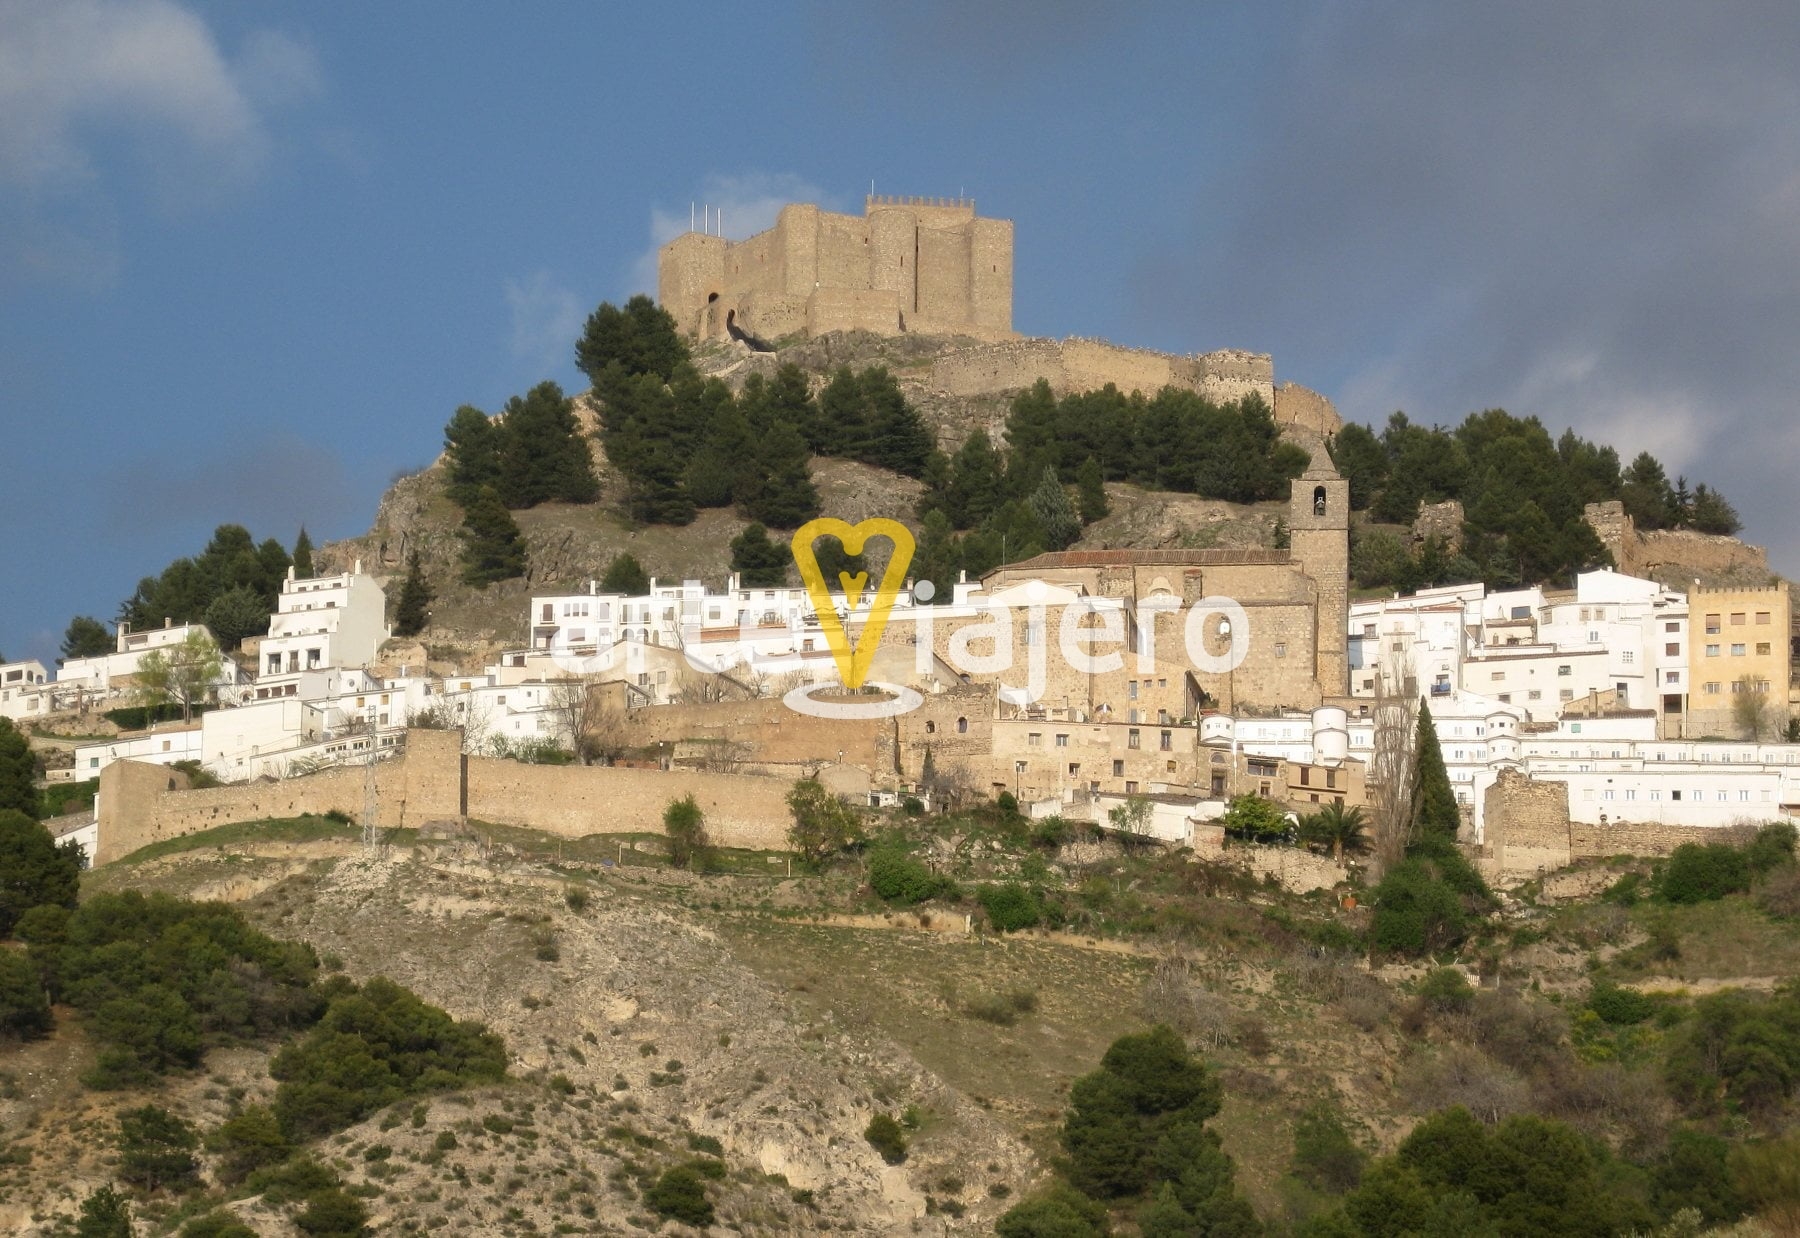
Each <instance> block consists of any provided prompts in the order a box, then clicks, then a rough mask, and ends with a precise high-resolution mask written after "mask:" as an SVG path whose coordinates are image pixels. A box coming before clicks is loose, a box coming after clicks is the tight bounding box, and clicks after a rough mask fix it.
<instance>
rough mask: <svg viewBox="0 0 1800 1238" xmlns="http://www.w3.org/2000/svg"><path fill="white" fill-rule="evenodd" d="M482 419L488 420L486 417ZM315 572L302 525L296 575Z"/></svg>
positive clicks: (309, 541) (297, 542)
mask: <svg viewBox="0 0 1800 1238" xmlns="http://www.w3.org/2000/svg"><path fill="white" fill-rule="evenodd" d="M482 420H484V421H485V420H486V418H485V417H484V418H483V419H482ZM312 574H313V544H312V538H310V537H308V536H307V534H306V526H305V525H301V526H300V536H299V537H296V538H295V539H294V575H295V576H297V577H299V578H300V579H301V580H305V579H306V578H307V577H309V576H311V575H312Z"/></svg>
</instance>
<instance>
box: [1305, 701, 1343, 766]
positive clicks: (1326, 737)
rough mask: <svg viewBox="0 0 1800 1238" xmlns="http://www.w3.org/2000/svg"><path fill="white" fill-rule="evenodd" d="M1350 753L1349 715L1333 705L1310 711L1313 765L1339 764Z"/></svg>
mask: <svg viewBox="0 0 1800 1238" xmlns="http://www.w3.org/2000/svg"><path fill="white" fill-rule="evenodd" d="M1349 755H1350V716H1349V715H1348V714H1346V713H1345V712H1344V711H1343V710H1342V709H1339V708H1338V707H1337V706H1335V705H1325V706H1321V707H1320V708H1318V709H1315V710H1313V712H1312V759H1313V764H1314V765H1341V764H1343V762H1344V760H1345V759H1346V758H1347V757H1349Z"/></svg>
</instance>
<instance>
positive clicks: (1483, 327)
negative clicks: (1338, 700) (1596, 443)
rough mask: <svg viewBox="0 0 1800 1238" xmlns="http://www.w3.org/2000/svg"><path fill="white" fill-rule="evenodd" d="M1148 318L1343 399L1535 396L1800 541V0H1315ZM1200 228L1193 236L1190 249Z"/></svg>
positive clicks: (1788, 549) (1767, 532) (1155, 258)
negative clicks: (1795, 487)
mask: <svg viewBox="0 0 1800 1238" xmlns="http://www.w3.org/2000/svg"><path fill="white" fill-rule="evenodd" d="M1294 29H1295V37H1294V40H1293V42H1292V43H1291V45H1290V46H1291V50H1292V55H1291V58H1290V59H1289V60H1288V61H1287V62H1286V63H1285V64H1282V65H1279V66H1276V67H1275V68H1274V69H1273V71H1272V72H1271V73H1270V75H1269V78H1268V83H1267V87H1268V88H1267V93H1266V96H1265V98H1266V102H1265V104H1264V110H1263V111H1262V112H1261V114H1260V116H1259V117H1258V118H1257V120H1255V121H1254V122H1253V124H1254V129H1253V132H1252V137H1253V140H1252V141H1249V142H1247V143H1245V148H1246V149H1247V150H1248V151H1249V152H1250V153H1248V154H1247V155H1245V156H1244V157H1243V160H1242V163H1241V164H1240V165H1239V166H1236V167H1234V168H1232V169H1230V170H1229V172H1228V173H1227V174H1224V175H1220V176H1219V177H1218V178H1217V179H1216V181H1215V182H1214V183H1215V185H1216V186H1217V188H1216V189H1215V190H1214V192H1212V193H1209V195H1208V198H1207V200H1206V201H1205V202H1204V203H1202V204H1200V205H1199V207H1198V208H1197V211H1196V216H1195V229H1194V230H1195V234H1196V235H1199V236H1202V237H1205V238H1206V240H1205V241H1204V242H1199V243H1193V242H1189V243H1186V244H1184V245H1182V246H1180V247H1176V252H1173V253H1171V252H1157V253H1154V254H1146V255H1145V257H1144V260H1143V261H1142V263H1141V265H1140V268H1139V270H1138V272H1137V275H1136V277H1135V283H1134V291H1135V294H1136V299H1137V303H1138V306H1139V309H1140V312H1141V314H1142V320H1143V322H1144V323H1145V324H1158V325H1160V326H1162V327H1163V328H1165V329H1166V328H1167V327H1168V326H1169V325H1170V324H1171V323H1173V324H1175V325H1176V326H1177V328H1178V329H1179V331H1180V333H1181V335H1182V336H1183V337H1184V338H1190V339H1192V340H1194V341H1195V342H1196V343H1197V344H1200V345H1203V346H1209V347H1210V346H1217V345H1220V344H1228V343H1229V344H1241V345H1245V346H1254V347H1257V348H1259V349H1267V350H1269V351H1272V352H1274V353H1275V357H1276V365H1277V368H1278V371H1279V372H1280V373H1279V375H1278V376H1280V377H1286V378H1292V379H1295V380H1297V381H1301V382H1307V383H1309V384H1310V385H1316V386H1320V387H1323V388H1325V389H1326V390H1327V392H1328V393H1329V394H1331V395H1333V396H1334V397H1335V398H1336V399H1337V400H1338V402H1339V405H1340V408H1341V409H1342V410H1343V411H1344V412H1345V413H1346V414H1347V415H1349V416H1352V417H1355V418H1358V419H1363V420H1379V419H1381V418H1383V417H1385V416H1386V414H1387V413H1388V412H1390V411H1391V410H1392V409H1394V408H1397V407H1403V408H1405V409H1406V410H1407V411H1408V412H1409V413H1411V414H1413V415H1414V416H1415V417H1419V418H1423V419H1426V420H1437V421H1446V422H1448V421H1453V420H1457V419H1460V417H1461V416H1462V414H1463V413H1465V412H1467V411H1470V410H1472V409H1478V408H1483V407H1492V406H1503V407H1507V408H1510V409H1512V410H1513V411H1515V412H1520V413H1537V414H1538V415H1540V416H1541V417H1543V419H1544V420H1545V421H1546V422H1547V423H1550V424H1551V425H1552V426H1553V428H1554V427H1560V426H1562V425H1565V424H1573V425H1575V426H1576V427H1577V428H1578V429H1580V430H1582V431H1583V432H1585V433H1588V434H1590V435H1595V436H1599V437H1603V438H1605V439H1606V440H1608V441H1610V442H1612V443H1613V444H1614V445H1616V446H1617V447H1618V448H1619V449H1620V451H1621V454H1622V455H1624V456H1625V457H1626V458H1627V459H1629V457H1630V455H1631V454H1633V453H1634V452H1635V451H1637V450H1639V449H1649V450H1652V451H1655V452H1657V453H1658V454H1659V455H1662V456H1663V457H1664V459H1665V462H1666V463H1667V464H1669V465H1670V466H1671V468H1672V470H1679V471H1682V472H1685V473H1687V474H1688V475H1689V476H1690V477H1691V478H1696V479H1699V480H1706V481H1709V482H1712V483H1713V484H1716V485H1718V486H1720V487H1721V488H1722V489H1724V490H1725V492H1726V493H1727V494H1728V495H1729V496H1730V497H1732V498H1733V499H1734V500H1735V501H1736V502H1737V504H1738V506H1739V508H1740V510H1741V511H1742V512H1743V514H1744V516H1745V518H1746V520H1747V523H1748V525H1749V528H1748V530H1747V535H1750V536H1753V537H1755V538H1756V539H1758V540H1766V541H1768V542H1769V543H1770V544H1771V547H1772V549H1775V550H1777V551H1778V552H1779V555H1780V557H1781V559H1782V560H1783V561H1784V562H1785V564H1786V565H1787V566H1788V567H1790V568H1792V567H1800V534H1794V533H1790V532H1789V530H1788V528H1787V522H1786V520H1785V519H1784V513H1785V509H1786V506H1787V503H1786V497H1785V495H1786V491H1787V489H1788V486H1787V484H1786V483H1788V481H1789V478H1790V477H1791V475H1792V473H1793V471H1794V468H1795V465H1796V463H1800V432H1797V429H1800V428H1797V427H1796V425H1795V421H1794V417H1793V410H1794V403H1795V398H1796V393H1797V392H1800V349H1797V348H1796V344H1797V343H1800V58H1797V57H1795V56H1794V55H1793V48H1795V47H1797V46H1800V6H1794V5H1792V4H1766V5H1706V6H1650V5H1630V6H1626V5H1496V6H1482V7H1475V6H1438V5H1426V4H1403V5H1388V6H1384V7H1381V8H1379V9H1372V8H1367V7H1363V6H1342V7H1330V8H1325V9H1321V10H1314V11H1313V12H1312V16H1311V17H1310V18H1309V19H1308V20H1306V21H1301V22H1296V24H1295V28H1294ZM1197 251H1198V252H1197Z"/></svg>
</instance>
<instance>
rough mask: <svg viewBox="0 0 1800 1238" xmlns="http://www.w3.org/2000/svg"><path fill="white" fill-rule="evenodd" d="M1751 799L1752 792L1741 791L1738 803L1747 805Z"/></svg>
mask: <svg viewBox="0 0 1800 1238" xmlns="http://www.w3.org/2000/svg"><path fill="white" fill-rule="evenodd" d="M1749 799H1750V792H1749V790H1748V789H1741V790H1739V791H1738V802H1739V803H1746V802H1748V801H1749Z"/></svg>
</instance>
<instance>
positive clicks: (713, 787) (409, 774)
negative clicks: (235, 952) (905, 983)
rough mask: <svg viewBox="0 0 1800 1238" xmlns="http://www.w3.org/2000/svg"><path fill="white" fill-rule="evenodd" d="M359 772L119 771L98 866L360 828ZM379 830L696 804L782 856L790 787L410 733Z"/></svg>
mask: <svg viewBox="0 0 1800 1238" xmlns="http://www.w3.org/2000/svg"><path fill="white" fill-rule="evenodd" d="M364 776H365V771H364V770H362V769H360V768H359V769H340V770H332V771H327V772H325V773H319V774H313V775H310V776H307V777H304V778H287V779H281V780H278V781H272V782H253V783H249V784H247V785H241V786H229V787H216V788H210V789H206V790H188V789H187V785H186V784H187V780H186V778H184V777H183V776H182V775H181V774H179V773H175V772H173V771H171V770H169V769H167V768H165V767H163V766H160V765H147V764H143V763H141V762H136V761H115V762H114V763H113V764H111V765H109V766H107V767H106V768H105V769H104V770H102V771H101V772H100V794H99V797H98V799H97V801H96V804H95V819H96V821H97V823H98V825H99V838H98V842H97V845H96V848H95V852H96V854H95V862H96V863H100V864H107V863H111V862H112V861H114V860H117V859H120V858H122V857H124V856H127V855H130V854H131V853H132V852H134V851H136V850H138V849H139V848H141V847H146V846H149V845H150V844H151V843H155V842H161V841H164V840H166V839H170V838H179V837H181V836H183V835H187V834H194V833H198V832H199V831H201V830H208V829H211V828H213V827H214V826H218V825H228V824H231V823H233V822H238V821H259V820H262V819H264V818H267V817H297V816H300V815H302V814H305V813H315V814H324V813H328V812H331V811H333V810H336V811H338V812H343V813H347V814H349V815H350V816H351V817H352V818H358V819H360V818H361V816H362V812H363V800H364ZM376 784H377V789H378V794H379V808H380V824H381V826H382V827H383V828H385V829H394V828H402V829H416V828H417V827H419V826H421V825H424V824H425V823H427V822H430V821H440V820H446V819H451V820H456V819H461V818H464V817H469V818H473V819H475V820H477V821H487V822H491V823H493V824H496V825H514V826H523V827H529V828H532V829H540V830H545V831H547V832H549V833H552V834H561V835H564V836H566V837H570V838H579V837H582V836H583V835H587V834H601V833H606V834H616V833H649V834H660V833H661V832H662V814H663V810H664V809H665V808H667V807H668V805H669V804H670V803H671V802H672V801H674V800H678V799H680V798H681V797H683V796H685V795H692V796H693V797H694V798H695V799H696V800H697V801H698V802H699V804H700V807H701V810H702V811H704V812H705V813H706V825H707V832H708V833H709V834H710V835H711V836H712V838H713V839H714V840H715V841H717V842H718V843H720V844H721V845H723V846H728V847H751V848H781V847H785V846H786V845H787V843H786V839H787V827H788V824H789V821H790V820H791V817H790V815H789V813H788V808H787V794H788V791H789V790H790V789H791V788H792V787H793V780H792V779H791V778H768V777H762V776H759V775H755V774H720V773H708V772H702V771H698V770H646V769H625V768H621V767H617V766H579V765H570V766H555V765H525V764H521V763H520V762H517V761H505V760H500V759H498V758H493V757H474V756H467V755H465V754H464V753H463V751H462V733H461V732H460V731H409V732H407V741H406V751H405V753H404V754H403V755H402V756H399V757H396V758H393V759H392V760H388V761H384V762H382V763H381V764H380V765H378V766H377V767H376Z"/></svg>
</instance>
